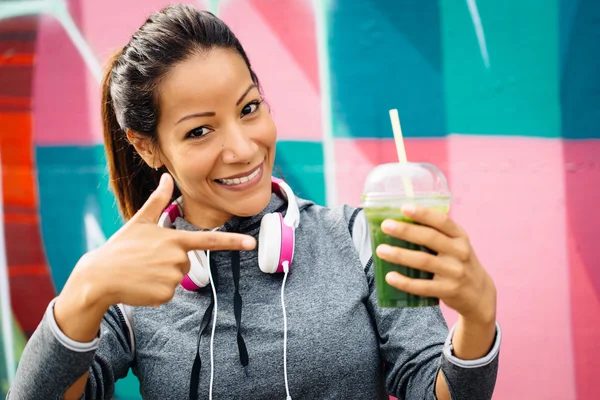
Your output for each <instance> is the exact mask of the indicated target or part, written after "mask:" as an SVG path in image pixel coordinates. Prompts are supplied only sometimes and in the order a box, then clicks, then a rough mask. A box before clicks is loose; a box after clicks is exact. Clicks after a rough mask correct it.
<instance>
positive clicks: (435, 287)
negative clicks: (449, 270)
mask: <svg viewBox="0 0 600 400" xmlns="http://www.w3.org/2000/svg"><path fill="white" fill-rule="evenodd" d="M385 281H386V282H387V283H388V284H389V285H390V286H393V287H395V288H396V289H398V290H401V291H403V292H406V293H411V294H415V295H417V296H425V297H437V298H438V299H439V298H445V297H447V294H448V289H447V288H446V286H447V285H445V283H444V282H443V281H436V280H433V279H413V278H409V277H406V276H404V275H402V274H400V273H398V272H388V273H387V274H386V276H385Z"/></svg>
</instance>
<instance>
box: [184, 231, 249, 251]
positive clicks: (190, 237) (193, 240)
mask: <svg viewBox="0 0 600 400" xmlns="http://www.w3.org/2000/svg"><path fill="white" fill-rule="evenodd" d="M174 233H175V235H176V240H177V242H179V243H180V244H181V246H182V247H183V248H184V249H185V250H186V251H191V250H252V249H254V248H255V247H256V239H254V238H253V237H252V236H250V235H244V234H241V233H231V232H213V231H210V232H186V231H175V232H174Z"/></svg>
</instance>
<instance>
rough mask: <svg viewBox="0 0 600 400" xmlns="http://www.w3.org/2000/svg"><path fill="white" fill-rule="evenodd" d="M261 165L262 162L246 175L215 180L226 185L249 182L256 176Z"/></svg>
mask: <svg viewBox="0 0 600 400" xmlns="http://www.w3.org/2000/svg"><path fill="white" fill-rule="evenodd" d="M261 166H262V164H261V165H259V166H258V167H256V169H254V171H252V172H250V173H249V174H247V175H243V176H238V177H235V178H222V179H215V182H217V183H220V184H222V185H227V186H232V185H239V184H242V183H246V182H250V181H251V180H253V179H254V178H256V177H257V176H258V174H259V173H260V169H261Z"/></svg>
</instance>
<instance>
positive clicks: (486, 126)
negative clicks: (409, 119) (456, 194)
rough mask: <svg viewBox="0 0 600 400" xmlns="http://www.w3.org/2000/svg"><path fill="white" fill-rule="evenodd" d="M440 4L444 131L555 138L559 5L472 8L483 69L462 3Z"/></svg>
mask: <svg viewBox="0 0 600 400" xmlns="http://www.w3.org/2000/svg"><path fill="white" fill-rule="evenodd" d="M440 5H441V11H442V12H441V18H442V43H443V49H444V50H443V55H444V62H443V66H444V77H445V79H444V81H445V96H446V102H445V104H446V115H447V124H448V129H449V132H451V133H464V134H477V135H519V136H536V137H552V138H555V137H560V135H561V113H560V104H559V69H560V63H559V26H558V0H527V1H522V0H505V1H502V2H495V1H494V2H482V1H480V2H477V6H478V8H479V15H480V18H481V23H482V26H483V31H484V33H485V39H486V43H487V50H488V54H489V68H486V66H485V65H484V62H483V60H482V55H481V52H480V48H479V44H478V41H477V36H476V33H475V28H474V25H473V21H472V20H471V16H470V13H469V8H468V6H467V2H465V1H464V0H443V1H441V2H440Z"/></svg>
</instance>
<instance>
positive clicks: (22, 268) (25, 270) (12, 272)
mask: <svg viewBox="0 0 600 400" xmlns="http://www.w3.org/2000/svg"><path fill="white" fill-rule="evenodd" d="M31 275H35V276H40V275H43V276H48V268H46V266H45V265H10V266H9V267H8V276H9V277H11V278H13V277H15V276H31Z"/></svg>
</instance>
